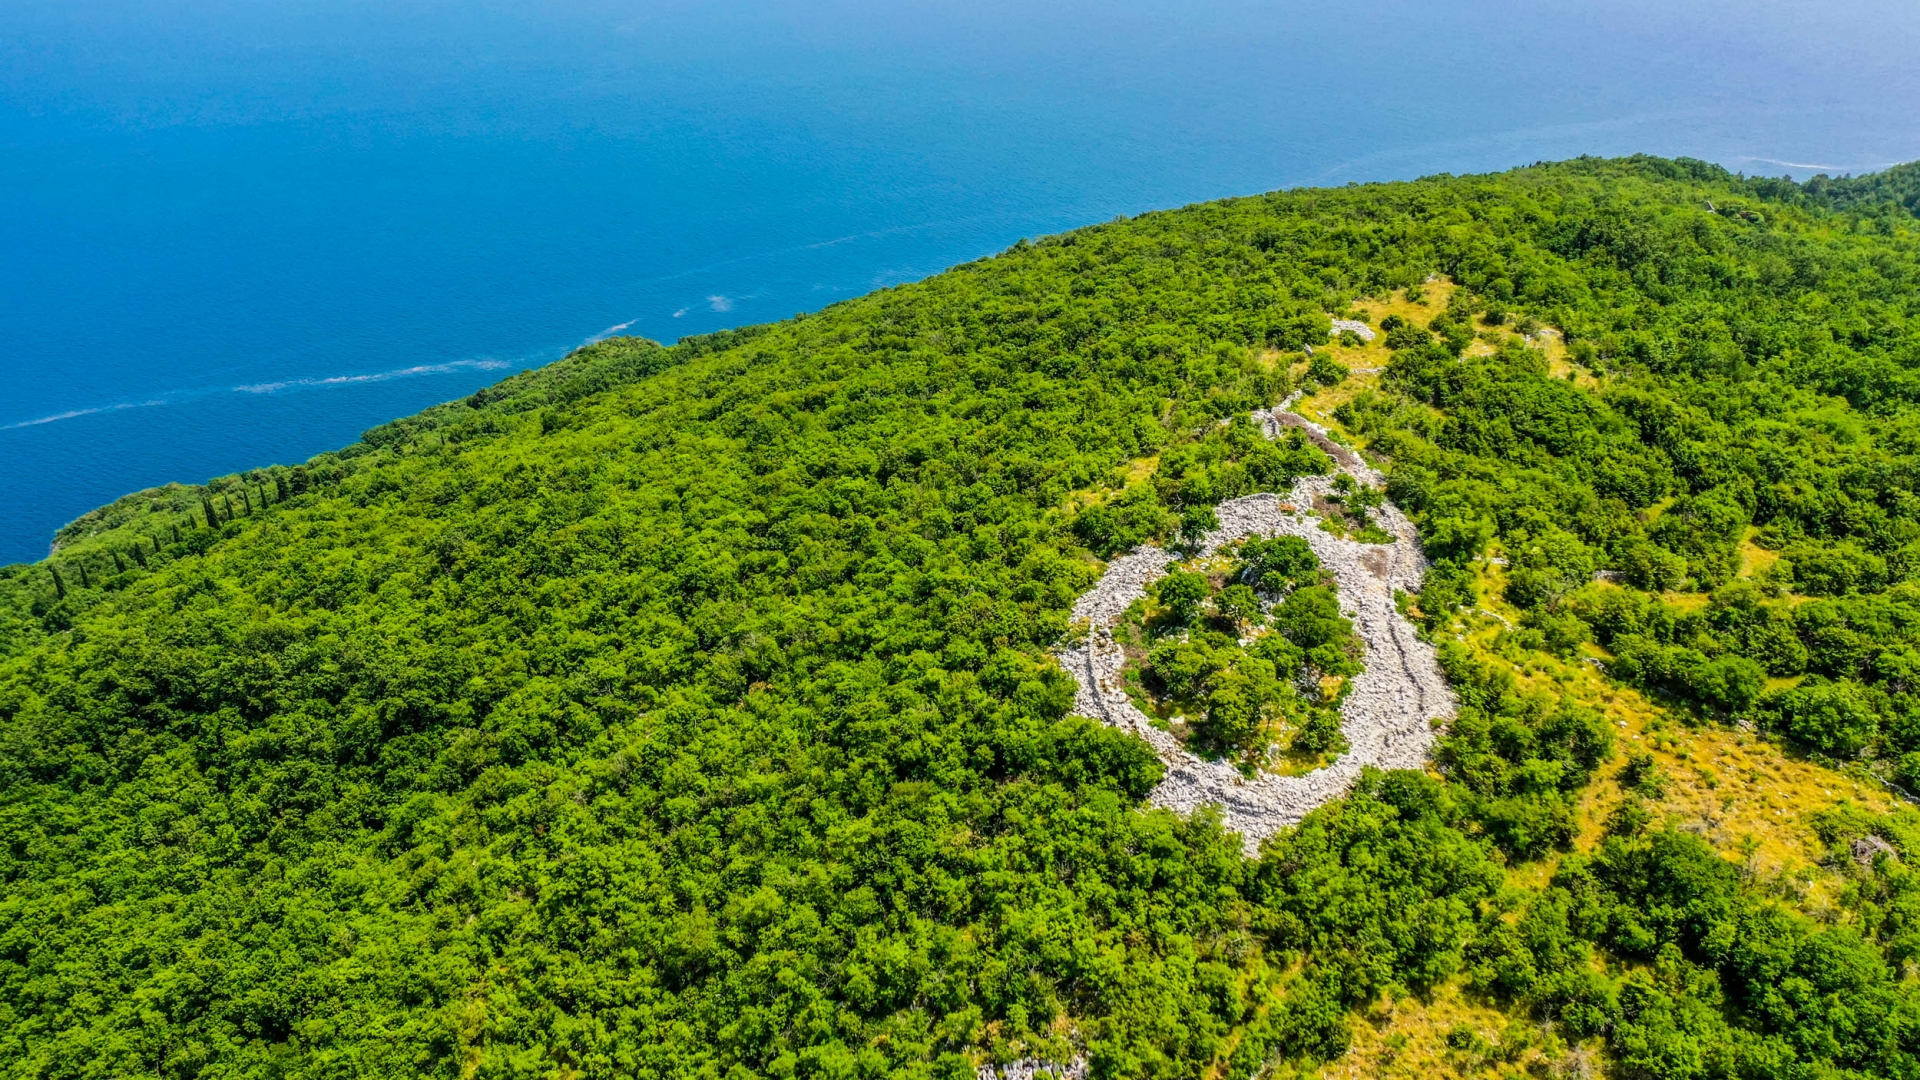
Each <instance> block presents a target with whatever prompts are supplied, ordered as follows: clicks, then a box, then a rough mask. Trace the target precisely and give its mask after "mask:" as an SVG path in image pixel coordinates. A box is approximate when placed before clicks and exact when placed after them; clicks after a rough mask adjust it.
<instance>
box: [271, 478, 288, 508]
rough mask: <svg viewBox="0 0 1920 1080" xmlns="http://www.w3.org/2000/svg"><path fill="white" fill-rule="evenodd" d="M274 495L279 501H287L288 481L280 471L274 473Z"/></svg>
mask: <svg viewBox="0 0 1920 1080" xmlns="http://www.w3.org/2000/svg"><path fill="white" fill-rule="evenodd" d="M273 496H274V499H275V500H276V501H278V502H286V501H287V482H286V481H285V480H282V479H281V478H280V474H279V473H274V474H273Z"/></svg>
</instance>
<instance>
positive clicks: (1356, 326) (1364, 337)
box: [1327, 319, 1373, 341]
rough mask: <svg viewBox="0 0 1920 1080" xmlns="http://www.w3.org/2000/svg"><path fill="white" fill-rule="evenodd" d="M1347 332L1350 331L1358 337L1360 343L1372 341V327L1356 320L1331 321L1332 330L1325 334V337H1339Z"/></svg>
mask: <svg viewBox="0 0 1920 1080" xmlns="http://www.w3.org/2000/svg"><path fill="white" fill-rule="evenodd" d="M1349 330H1351V331H1352V332H1354V333H1355V334H1358V335H1360V340H1361V341H1372V340H1373V327H1371V326H1368V325H1367V324H1366V323H1363V322H1361V321H1360V320H1358V319H1335V320H1333V329H1331V330H1329V331H1328V332H1327V336H1328V337H1339V336H1340V335H1341V334H1344V333H1346V332H1347V331H1349Z"/></svg>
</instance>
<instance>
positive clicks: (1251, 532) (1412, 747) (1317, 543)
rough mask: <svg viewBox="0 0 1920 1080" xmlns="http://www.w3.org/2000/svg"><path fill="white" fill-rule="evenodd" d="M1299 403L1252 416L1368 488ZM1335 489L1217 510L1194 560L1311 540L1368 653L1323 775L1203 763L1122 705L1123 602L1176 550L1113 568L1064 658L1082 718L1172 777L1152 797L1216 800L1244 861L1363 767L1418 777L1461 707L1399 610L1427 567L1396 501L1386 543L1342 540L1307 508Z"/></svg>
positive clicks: (1079, 610)
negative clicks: (1119, 631) (1297, 431)
mask: <svg viewBox="0 0 1920 1080" xmlns="http://www.w3.org/2000/svg"><path fill="white" fill-rule="evenodd" d="M1291 402H1292V399H1289V400H1288V401H1287V402H1285V403H1282V404H1281V405H1280V406H1279V407H1278V408H1275V409H1273V410H1270V411H1260V412H1255V413H1254V414H1253V419H1254V422H1255V423H1256V424H1259V425H1260V426H1261V427H1262V428H1264V430H1265V431H1266V434H1267V437H1268V438H1273V437H1275V436H1277V435H1278V434H1279V433H1280V430H1281V429H1282V428H1286V427H1295V428H1301V429H1303V430H1304V431H1305V432H1306V434H1307V436H1308V437H1309V438H1310V439H1312V440H1313V442H1314V443H1315V445H1317V446H1319V447H1320V448H1321V449H1322V450H1324V451H1326V452H1327V454H1328V455H1329V456H1331V457H1332V458H1333V461H1334V465H1335V468H1336V469H1337V470H1338V471H1340V472H1344V473H1346V474H1347V475H1349V476H1351V477H1353V478H1354V479H1355V480H1358V481H1360V482H1362V483H1364V484H1367V485H1368V486H1370V487H1378V486H1379V485H1380V484H1381V482H1382V481H1381V477H1380V475H1379V474H1378V473H1376V472H1375V471H1374V470H1373V469H1372V468H1371V467H1369V466H1368V465H1367V463H1366V462H1365V461H1363V460H1362V459H1361V458H1360V455H1358V454H1356V453H1354V452H1353V451H1352V450H1349V449H1347V448H1346V447H1343V446H1341V445H1339V444H1338V443H1335V442H1334V441H1333V440H1332V439H1330V438H1329V437H1328V436H1327V433H1326V430H1325V429H1323V428H1321V427H1320V426H1318V425H1316V424H1314V423H1312V422H1311V421H1309V420H1307V419H1306V418H1304V417H1301V416H1299V415H1297V414H1295V413H1292V412H1290V411H1287V406H1288V405H1289V404H1291ZM1332 490H1333V476H1332V475H1328V476H1312V477H1307V478H1305V479H1303V480H1301V481H1299V482H1298V483H1296V484H1295V485H1294V486H1293V490H1291V491H1289V492H1287V493H1286V494H1284V495H1279V494H1271V493H1263V494H1259V495H1248V496H1246V497H1244V498H1239V499H1233V500H1231V501H1229V502H1224V503H1221V504H1220V505H1219V506H1218V507H1217V508H1216V513H1217V514H1218V515H1219V520H1220V527H1219V528H1218V529H1216V530H1215V531H1213V532H1211V533H1208V534H1207V536H1206V537H1205V539H1204V541H1203V542H1202V545H1201V548H1200V552H1199V554H1200V555H1201V556H1203V557H1204V556H1210V555H1213V554H1215V553H1217V552H1218V551H1220V549H1222V548H1223V547H1226V546H1228V545H1230V544H1233V543H1235V542H1236V541H1239V540H1243V539H1246V538H1248V537H1253V536H1263V537H1265V536H1298V537H1300V538H1302V539H1304V540H1305V541H1306V542H1307V544H1308V546H1310V547H1311V548H1312V549H1313V553H1314V554H1315V555H1317V556H1318V557H1319V559H1320V563H1321V565H1322V566H1323V567H1324V568H1326V569H1327V570H1328V571H1329V572H1331V573H1332V574H1333V576H1334V580H1335V583H1336V586H1337V591H1338V594H1339V598H1340V611H1341V614H1342V615H1345V616H1346V617H1347V618H1349V619H1351V620H1353V627H1354V634H1355V635H1356V636H1357V637H1358V638H1359V639H1360V641H1361V642H1362V643H1363V645H1364V648H1365V657H1364V660H1365V664H1366V668H1365V670H1363V671H1362V672H1361V673H1360V674H1358V675H1356V676H1354V677H1353V680H1352V689H1351V690H1350V691H1349V692H1348V694H1347V697H1346V700H1345V701H1344V702H1343V703H1342V706H1341V710H1340V732H1341V734H1342V735H1343V736H1345V738H1346V741H1347V746H1348V750H1347V752H1346V753H1345V754H1343V755H1341V756H1340V757H1339V758H1338V759H1337V760H1335V761H1334V762H1333V764H1331V765H1328V766H1327V767H1326V768H1323V769H1317V770H1315V771H1313V772H1309V773H1305V774H1302V775H1299V776H1281V775H1277V774H1272V773H1260V774H1258V775H1256V776H1254V777H1253V778H1251V779H1249V778H1247V777H1245V776H1243V775H1241V773H1240V770H1239V769H1237V768H1235V767H1234V765H1233V764H1232V763H1231V762H1229V761H1226V760H1224V759H1219V760H1209V759H1207V758H1203V757H1200V756H1199V755H1197V754H1195V753H1193V752H1192V751H1190V750H1188V749H1187V748H1186V747H1185V746H1183V745H1181V743H1180V741H1179V740H1178V739H1176V738H1175V737H1174V736H1173V734H1172V733H1171V732H1168V731H1165V730H1162V729H1160V728H1157V727H1155V726H1153V724H1152V722H1151V721H1150V720H1149V718H1148V717H1147V715H1146V714H1145V713H1143V712H1141V711H1140V709H1139V707H1138V706H1136V705H1134V703H1133V702H1132V701H1131V700H1130V699H1129V698H1128V697H1127V691H1126V684H1125V681H1124V675H1123V668H1124V667H1125V665H1126V654H1125V652H1124V651H1123V650H1122V648H1121V646H1120V645H1119V643H1117V642H1116V641H1115V640H1114V637H1113V627H1114V625H1115V623H1116V622H1117V621H1118V620H1119V619H1120V617H1121V615H1122V614H1123V613H1124V612H1125V611H1126V610H1127V607H1128V606H1129V605H1131V604H1132V603H1133V602H1134V601H1136V600H1138V599H1140V598H1141V597H1143V596H1145V595H1146V590H1147V587H1148V586H1149V585H1151V584H1152V583H1153V582H1154V581H1156V580H1157V579H1159V578H1160V577H1162V576H1163V575H1165V574H1166V573H1167V572H1168V569H1169V568H1170V567H1171V566H1172V565H1173V563H1174V561H1175V559H1174V556H1173V555H1172V554H1170V553H1168V552H1166V551H1162V550H1161V549H1159V548H1156V547H1152V546H1144V547H1141V548H1138V549H1136V550H1135V551H1133V552H1132V553H1130V554H1127V555H1124V556H1122V557H1120V558H1118V559H1115V560H1114V561H1113V562H1111V563H1109V564H1108V565H1107V571H1106V573H1105V574H1103V575H1101V578H1100V580H1099V582H1097V583H1096V584H1095V585H1094V586H1093V588H1092V589H1090V590H1088V592H1087V593H1086V594H1085V595H1084V596H1082V597H1080V599H1079V600H1078V601H1076V602H1075V604H1074V606H1073V618H1074V619H1075V621H1076V622H1079V621H1081V620H1084V621H1085V623H1086V626H1087V636H1086V639H1085V641H1084V642H1082V643H1081V644H1078V645H1076V646H1074V647H1072V648H1069V649H1066V650H1064V651H1062V653H1061V655H1060V662H1061V664H1062V665H1063V666H1064V667H1065V668H1066V669H1067V671H1068V672H1069V673H1070V674H1072V675H1073V677H1074V680H1075V681H1076V682H1077V683H1078V684H1079V690H1078V693H1077V695H1076V700H1075V703H1074V712H1075V713H1076V714H1078V715H1081V716H1086V717H1089V718H1091V719H1094V720H1099V721H1101V722H1102V723H1106V724H1110V725H1112V726H1114V727H1117V728H1120V729H1122V730H1124V731H1130V732H1132V733H1133V734H1135V735H1137V736H1139V737H1140V738H1142V739H1145V740H1146V741H1147V743H1148V744H1149V745H1151V746H1152V747H1153V749H1154V752H1155V753H1157V754H1158V755H1159V757H1160V760H1161V761H1163V762H1165V763H1166V766H1167V774H1166V778H1165V779H1164V780H1162V781H1161V783H1160V786H1159V787H1157V788H1155V789H1154V791H1153V793H1152V795H1151V796H1150V801H1151V802H1152V803H1153V804H1154V805H1156V806H1164V807H1166V808H1168V809H1170V810H1174V811H1178V812H1180V813H1191V812H1193V811H1194V810H1197V809H1199V808H1200V807H1202V806H1206V805H1209V804H1212V805H1216V806H1219V807H1220V809H1221V811H1222V816H1223V823H1224V824H1225V826H1226V827H1227V828H1228V829H1230V830H1232V831H1234V832H1237V833H1239V834H1240V836H1241V838H1242V840H1243V841H1244V843H1245V844H1246V850H1247V853H1248V854H1249V855H1252V854H1254V853H1256V852H1257V851H1258V850H1259V847H1260V842H1261V841H1263V840H1265V839H1266V838H1267V837H1269V836H1272V835H1273V834H1274V833H1275V832H1277V831H1279V830H1280V829H1281V828H1282V827H1284V826H1287V825H1293V824H1296V823H1298V822H1299V821H1300V819H1301V818H1303V817H1305V816H1306V815H1307V812H1308V811H1310V810H1312V809H1313V808H1314V807H1316V806H1319V805H1321V804H1322V803H1325V802H1328V801H1329V800H1332V799H1336V798H1339V797H1340V796H1341V795H1344V794H1346V792H1347V791H1348V790H1349V789H1351V788H1352V787H1353V783H1354V781H1355V780H1357V779H1359V776H1360V770H1361V769H1363V768H1366V767H1368V766H1372V767H1375V768H1380V769H1417V768H1420V767H1421V766H1422V765H1424V764H1425V763H1426V760H1427V754H1428V752H1429V751H1430V750H1432V748H1433V741H1434V733H1435V729H1436V728H1437V727H1438V726H1439V722H1441V721H1444V720H1446V719H1449V718H1451V717H1452V716H1453V713H1454V707H1455V701H1454V697H1453V693H1452V691H1450V690H1449V689H1448V688H1447V684H1446V680H1445V679H1444V678H1443V677H1442V676H1441V674H1440V664H1439V661H1438V658H1437V656H1436V655H1435V652H1434V649H1433V646H1431V645H1429V644H1427V643H1426V642H1424V641H1421V640H1420V638H1419V636H1418V635H1417V634H1416V633H1415V631H1414V627H1413V625H1412V624H1411V623H1409V622H1408V621H1407V619H1406V618H1405V617H1404V616H1403V615H1401V614H1400V611H1399V609H1398V608H1397V607H1396V606H1395V604H1394V591H1395V590H1400V591H1403V592H1406V593H1418V592H1419V590H1420V582H1421V579H1422V578H1423V577H1424V576H1425V574H1426V569H1427V561H1426V557H1425V556H1424V555H1423V554H1422V553H1421V550H1420V540H1419V536H1418V534H1417V533H1416V532H1415V531H1414V528H1413V524H1412V523H1411V522H1409V521H1408V520H1407V519H1406V516H1405V515H1403V514H1401V513H1400V511H1399V510H1398V509H1396V508H1395V507H1394V506H1393V505H1392V504H1391V503H1389V504H1387V505H1384V506H1382V507H1381V508H1380V510H1379V511H1378V512H1377V514H1376V518H1377V520H1378V524H1379V525H1380V527H1381V528H1382V529H1384V530H1385V531H1386V532H1388V533H1390V534H1391V535H1392V537H1393V542H1392V543H1390V544H1366V543H1361V542H1359V541H1357V540H1349V539H1342V538H1340V537H1337V536H1334V535H1332V534H1331V533H1328V532H1326V531H1325V530H1323V529H1321V528H1320V519H1319V518H1318V517H1317V516H1316V515H1315V514H1314V513H1313V512H1312V511H1311V509H1310V508H1311V507H1312V506H1313V505H1314V503H1315V502H1316V501H1319V500H1324V499H1325V497H1326V496H1327V495H1328V494H1329V493H1330V492H1332Z"/></svg>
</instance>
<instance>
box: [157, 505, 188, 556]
mask: <svg viewBox="0 0 1920 1080" xmlns="http://www.w3.org/2000/svg"><path fill="white" fill-rule="evenodd" d="M187 520H188V521H192V520H193V516H192V515H191V514H189V515H188V516H187ZM173 542H174V543H176V544H177V543H179V542H180V523H179V522H177V521H176V522H174V523H173ZM153 544H154V550H155V551H156V552H157V551H159V549H160V541H158V540H155V541H154V542H153Z"/></svg>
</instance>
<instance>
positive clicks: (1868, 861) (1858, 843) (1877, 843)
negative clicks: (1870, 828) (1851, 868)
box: [1852, 833, 1900, 869]
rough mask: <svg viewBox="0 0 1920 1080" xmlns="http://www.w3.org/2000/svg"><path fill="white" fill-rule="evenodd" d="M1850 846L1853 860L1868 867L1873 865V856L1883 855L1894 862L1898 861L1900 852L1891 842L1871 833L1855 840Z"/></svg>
mask: <svg viewBox="0 0 1920 1080" xmlns="http://www.w3.org/2000/svg"><path fill="white" fill-rule="evenodd" d="M1852 847H1853V861H1854V862H1857V863H1859V864H1860V865H1861V866H1863V867H1866V868H1868V869H1871V868H1872V867H1873V860H1874V857H1875V856H1878V855H1885V856H1886V857H1887V858H1889V859H1892V860H1893V861H1894V862H1899V861H1900V853H1899V852H1898V851H1895V850H1894V849H1893V845H1892V844H1889V843H1887V842H1886V841H1885V840H1882V839H1881V838H1879V837H1878V836H1874V835H1872V834H1871V833H1869V834H1868V835H1866V836H1862V837H1860V838H1859V839H1857V840H1855V841H1854V842H1853V845H1852Z"/></svg>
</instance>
